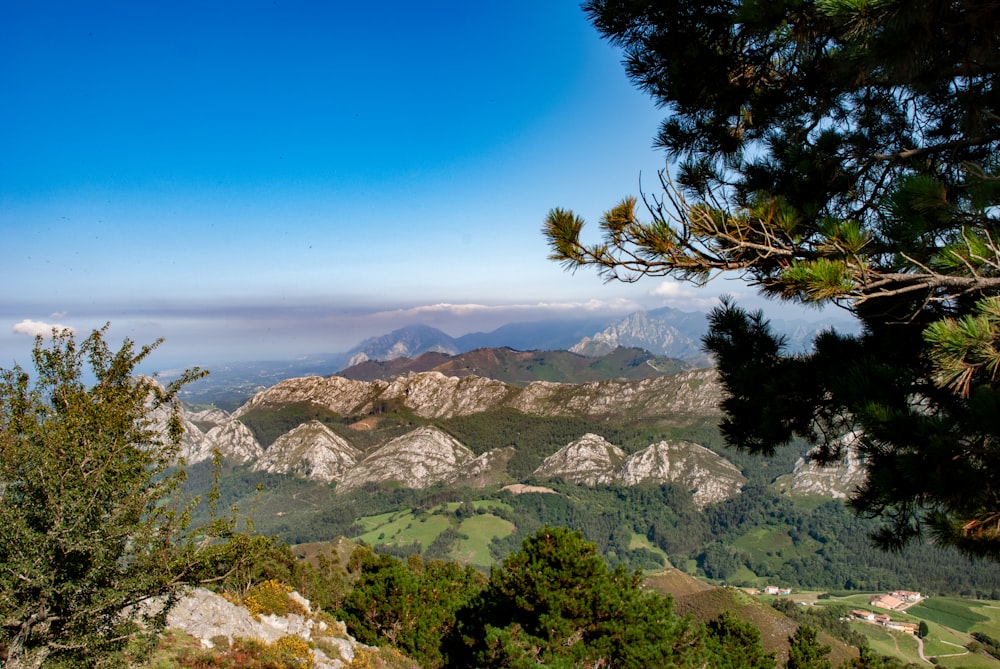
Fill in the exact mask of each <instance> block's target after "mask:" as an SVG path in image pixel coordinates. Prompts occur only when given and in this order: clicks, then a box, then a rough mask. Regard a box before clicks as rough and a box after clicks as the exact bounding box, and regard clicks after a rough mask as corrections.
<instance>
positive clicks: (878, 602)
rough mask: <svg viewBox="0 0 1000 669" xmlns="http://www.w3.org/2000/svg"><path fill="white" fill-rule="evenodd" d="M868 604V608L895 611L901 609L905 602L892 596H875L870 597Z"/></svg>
mask: <svg viewBox="0 0 1000 669" xmlns="http://www.w3.org/2000/svg"><path fill="white" fill-rule="evenodd" d="M868 604H869V605H870V606H874V607H875V608H879V609H888V610H890V611H896V610H898V609H899V608H900V607H902V606H903V604H905V602H904V601H903V600H902V599H899V598H898V597H893V596H892V595H877V596H875V597H872V598H871V600H870V601H869V602H868Z"/></svg>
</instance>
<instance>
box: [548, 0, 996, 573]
mask: <svg viewBox="0 0 1000 669" xmlns="http://www.w3.org/2000/svg"><path fill="white" fill-rule="evenodd" d="M584 9H585V11H586V12H587V14H588V15H589V17H590V19H591V21H592V22H593V24H594V25H595V27H596V28H597V29H598V31H599V32H600V33H601V34H602V35H603V36H604V37H606V38H607V39H608V40H610V41H611V42H612V43H613V44H615V45H618V46H620V47H621V48H622V49H623V50H624V54H625V67H626V70H627V73H628V76H629V77H630V78H631V79H632V81H633V82H634V83H635V84H636V85H637V86H638V87H639V88H641V89H642V90H644V91H646V92H647V93H649V94H650V95H651V96H652V97H653V99H654V100H655V101H656V103H657V104H659V105H660V106H661V107H662V108H663V109H664V110H665V111H666V113H667V117H666V119H665V120H664V121H663V123H662V125H661V127H660V129H659V133H658V134H657V137H656V142H657V144H658V145H659V146H660V147H662V148H663V149H664V150H665V151H666V154H667V157H668V159H669V160H670V163H669V164H668V167H667V169H665V170H664V171H663V173H662V174H661V176H660V182H659V184H658V186H659V187H661V189H660V190H659V194H646V195H644V196H643V204H644V205H645V208H646V210H647V212H648V217H649V219H650V220H648V221H644V220H642V219H641V217H640V213H639V206H638V203H639V200H637V199H636V198H634V197H628V198H626V199H624V200H623V201H622V202H621V203H620V204H618V205H616V206H614V207H612V208H611V209H610V210H609V211H608V212H607V213H606V214H605V215H604V217H603V218H602V219H601V220H600V222H599V225H600V228H601V230H602V233H603V239H602V241H601V242H599V243H596V244H586V243H583V242H582V241H581V231H582V229H583V227H584V221H583V220H582V219H581V218H579V217H578V216H576V215H574V214H573V213H572V211H569V210H565V209H560V208H556V209H553V210H552V211H550V213H549V215H548V217H547V219H546V221H545V227H544V232H545V234H546V236H547V237H548V240H549V243H550V247H551V249H552V254H551V257H552V258H553V259H554V260H557V261H559V262H562V263H564V264H565V265H566V266H567V267H569V268H571V269H576V268H579V267H583V266H593V267H595V268H597V270H598V271H599V272H600V273H602V274H603V275H604V276H605V277H606V278H608V279H620V280H625V281H634V280H638V279H639V278H641V277H643V276H669V277H674V278H678V279H686V280H691V281H694V282H696V283H699V284H703V283H704V282H706V281H708V280H709V279H710V278H711V277H713V276H714V275H716V274H718V273H723V272H729V273H736V274H738V275H740V276H742V277H743V278H745V279H746V280H747V281H748V282H749V283H750V284H751V285H753V286H755V287H757V288H758V289H759V290H760V291H761V292H763V293H764V294H765V295H768V296H772V297H775V298H778V299H781V300H792V301H796V302H800V303H805V304H816V305H823V304H835V305H838V306H840V307H842V308H843V309H845V310H846V311H848V312H849V313H851V314H853V315H854V316H855V317H856V319H857V320H858V322H859V325H860V326H861V327H860V330H861V334H859V335H857V336H847V335H843V334H837V333H832V332H831V333H828V334H825V335H823V336H822V337H820V338H819V339H817V340H816V341H815V343H814V349H813V351H812V353H811V354H810V355H807V356H800V357H793V356H790V355H788V354H787V352H786V350H785V347H784V343H783V341H782V340H781V338H779V337H777V336H776V335H775V334H774V333H773V332H772V331H771V329H770V327H769V326H768V324H767V322H766V321H765V320H764V319H763V318H762V317H761V316H760V315H758V314H749V313H747V312H745V311H743V310H742V309H740V308H738V307H737V305H736V304H735V303H733V302H732V301H727V302H725V303H723V305H722V306H721V307H719V308H718V309H717V310H715V312H713V314H712V319H711V324H710V334H709V336H708V338H707V339H706V342H705V346H706V349H707V350H708V351H709V352H711V353H713V354H714V355H715V357H716V360H717V363H718V367H719V371H720V375H721V379H722V382H723V385H724V387H725V390H726V391H727V395H728V399H727V400H726V403H725V405H724V411H725V414H726V421H725V426H724V427H725V436H726V438H727V441H728V442H729V443H730V444H731V445H733V446H735V447H738V448H743V449H747V450H750V451H752V452H760V453H769V452H771V451H773V450H774V449H775V448H776V447H777V446H779V445H781V444H785V443H787V442H789V441H790V440H792V439H794V438H804V439H807V440H809V441H810V442H812V443H813V444H815V445H816V450H815V452H814V456H815V457H816V459H817V460H819V461H835V460H838V459H839V458H841V457H842V456H843V454H844V451H845V449H848V448H856V449H858V451H860V453H861V455H862V459H863V461H864V462H865V465H866V467H867V471H868V481H867V483H866V484H865V485H864V486H863V487H862V488H861V489H860V490H859V491H858V493H857V494H856V495H855V496H854V497H853V499H852V504H853V506H854V507H855V509H856V510H857V511H858V512H859V513H862V514H865V515H873V516H880V517H882V518H883V519H884V520H885V521H886V524H885V527H884V529H883V531H881V532H880V533H879V534H878V535H877V537H876V539H877V540H878V542H879V543H880V545H883V546H885V547H889V548H898V547H899V546H901V545H902V544H904V543H905V542H906V541H907V540H909V539H911V538H914V537H917V536H919V535H921V534H922V533H924V532H925V531H928V530H929V531H930V532H931V533H932V534H933V536H934V538H935V539H937V540H938V541H940V542H946V543H951V544H954V545H956V546H958V547H959V548H960V549H962V550H964V551H966V552H968V553H970V554H972V555H976V556H988V557H990V558H992V559H1000V424H998V422H997V416H998V415H1000V412H998V408H1000V394H998V392H1000V391H998V386H997V372H998V370H1000V306H998V305H1000V234H998V233H1000V225H998V211H1000V209H998V207H997V205H998V204H1000V156H998V153H997V148H998V146H1000V93H998V92H997V91H995V90H994V83H995V82H996V81H998V80H1000V48H998V47H1000V8H998V6H997V5H996V3H993V2H984V1H982V0H960V1H958V2H952V1H950V0H913V1H908V2H903V1H902V0H880V1H878V2H855V1H853V0H737V1H734V2H712V3H706V2H696V1H695V0H683V1H680V2H664V1H659V0H650V1H648V2H632V1H631V0H590V1H589V2H586V3H585V4H584Z"/></svg>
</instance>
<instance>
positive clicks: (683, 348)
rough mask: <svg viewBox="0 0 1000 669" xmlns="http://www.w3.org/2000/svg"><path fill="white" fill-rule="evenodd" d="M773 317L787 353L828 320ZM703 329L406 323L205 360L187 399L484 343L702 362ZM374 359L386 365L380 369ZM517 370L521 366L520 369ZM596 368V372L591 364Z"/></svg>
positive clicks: (649, 324) (217, 397)
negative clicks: (343, 346) (316, 344)
mask: <svg viewBox="0 0 1000 669" xmlns="http://www.w3.org/2000/svg"><path fill="white" fill-rule="evenodd" d="M771 323H772V325H773V326H774V328H775V330H776V331H777V332H779V333H782V334H784V335H785V337H786V339H787V341H788V345H789V350H790V351H792V352H800V351H804V350H807V349H808V346H809V344H810V342H811V341H812V338H813V337H814V336H815V335H816V334H817V333H818V332H820V331H821V330H823V329H825V328H826V327H828V324H827V323H824V322H820V321H817V322H808V321H804V320H779V319H772V320H771ZM838 327H842V326H838ZM848 327H849V326H848ZM707 328H708V321H707V316H706V315H705V314H704V313H700V312H685V311H681V310H678V309H673V308H671V307H664V308H661V309H655V310H652V311H637V312H634V313H632V314H630V315H628V316H626V317H624V318H611V317H607V316H603V317H588V318H579V319H556V320H544V321H537V322H527V323H511V324H508V325H504V326H502V327H500V328H498V329H496V330H494V331H492V332H487V333H483V332H477V333H470V334H467V335H463V336H461V337H452V336H450V335H448V334H446V333H445V332H442V331H441V330H438V329H437V328H433V327H431V326H428V325H411V326H407V327H404V328H400V329H398V330H394V331H392V332H390V333H387V334H384V335H381V336H378V337H370V338H368V339H366V340H364V341H363V342H361V343H360V344H358V345H357V346H355V347H354V348H352V349H351V350H350V351H347V352H345V353H332V354H317V355H310V356H303V357H299V358H297V359H295V360H285V361H281V360H277V361H258V362H245V363H225V364H221V365H212V366H209V369H210V370H211V372H212V374H210V375H209V376H208V377H206V378H204V379H200V380H199V381H197V382H195V383H193V384H191V385H190V386H188V387H186V388H185V390H184V398H185V399H186V400H187V401H189V402H194V403H201V404H215V405H217V406H220V407H223V408H226V409H229V410H232V409H235V408H236V407H237V406H239V405H240V404H242V403H243V402H244V401H246V400H247V399H248V398H249V397H250V396H251V395H253V393H255V392H257V391H258V390H261V389H263V388H266V387H269V386H271V385H274V384H275V383H277V382H279V381H281V380H283V379H288V378H294V377H301V376H309V375H321V376H323V375H330V374H334V373H341V372H344V371H345V370H350V372H348V373H349V374H350V375H352V376H358V377H359V378H367V379H372V378H388V377H390V376H391V375H392V374H393V373H403V371H404V370H409V371H417V372H419V371H428V370H430V369H434V368H436V367H437V366H438V365H445V364H446V360H447V356H461V355H464V354H467V353H470V352H473V351H476V350H479V349H485V348H494V349H501V348H509V349H511V350H514V351H521V352H527V351H547V352H552V351H570V352H575V353H578V354H580V355H584V356H587V357H592V358H600V357H605V356H608V355H610V354H614V352H615V351H616V349H618V348H621V347H623V348H626V349H630V348H638V349H642V350H644V351H646V352H648V353H649V354H651V355H653V356H657V357H660V358H673V359H677V360H681V361H684V363H685V365H686V366H689V367H696V366H707V365H709V364H710V361H709V359H708V358H707V356H705V354H704V353H702V352H701V348H700V347H701V337H702V335H704V334H705V332H706V331H707ZM842 329H844V328H843V327H842ZM427 353H436V354H439V355H440V356H441V357H440V358H439V360H438V361H437V362H435V361H434V359H433V358H430V359H420V358H421V356H423V355H424V354H427ZM399 359H406V360H403V361H401V362H400V363H398V364H385V363H389V362H391V361H395V360H399ZM553 360H555V359H554V358H553ZM411 361H412V362H411ZM366 362H370V363H376V365H375V366H374V367H373V366H371V365H369V366H368V367H367V368H363V367H362V365H363V364H364V363H366ZM461 364H462V363H461V362H456V363H454V365H455V368H453V369H450V370H445V369H442V371H443V372H445V373H448V374H459V375H461V374H464V373H465V372H463V371H461V369H459V367H460V366H461ZM561 364H562V363H560V365H561ZM379 365H382V367H383V368H382V369H378V366H379ZM612 366H613V365H612ZM517 367H518V364H513V366H512V367H509V370H508V371H509V372H510V373H511V374H513V373H514V371H516V368H517ZM352 368H356V369H352ZM521 371H524V370H523V368H522V370H521ZM545 371H546V373H548V372H552V373H554V374H555V376H553V377H552V378H551V379H549V380H554V381H566V382H577V381H585V380H586V379H585V378H582V377H579V378H575V377H574V376H573V374H571V373H570V371H569V370H568V369H566V368H563V369H562V370H561V371H560V370H558V369H552V370H545ZM483 373H484V374H485V375H496V376H497V378H503V379H504V380H505V381H508V382H511V383H523V382H529V381H531V380H535V379H544V378H545V377H544V376H540V375H539V371H538V370H534V371H533V372H532V373H531V374H527V375H524V377H523V378H516V377H514V376H509V377H507V376H503V371H502V370H501V369H487V370H484V371H483ZM594 373H595V375H596V374H597V372H596V370H595V372H594ZM605 373H606V374H608V376H607V377H605V378H615V377H617V376H624V377H626V378H635V377H634V376H633V375H631V374H623V373H620V371H619V372H616V371H615V370H613V369H608V370H605ZM560 375H565V376H560ZM163 378H165V379H167V380H169V379H170V378H171V375H170V374H164V376H163Z"/></svg>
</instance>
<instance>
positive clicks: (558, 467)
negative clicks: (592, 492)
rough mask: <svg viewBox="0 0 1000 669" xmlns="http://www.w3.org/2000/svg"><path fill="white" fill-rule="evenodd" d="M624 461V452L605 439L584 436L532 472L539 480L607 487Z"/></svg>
mask: <svg viewBox="0 0 1000 669" xmlns="http://www.w3.org/2000/svg"><path fill="white" fill-rule="evenodd" d="M624 460H625V451H623V450H622V449H620V448H618V447H617V446H615V445H614V444H611V443H610V442H608V441H607V440H606V439H605V438H604V437H601V436H599V435H596V434H592V433H587V434H585V435H583V436H582V437H580V438H579V439H577V440H575V441H572V442H570V443H569V444H566V445H565V446H563V447H562V448H560V449H559V450H558V451H556V452H555V453H553V454H552V455H550V456H549V457H547V458H545V460H544V461H542V464H541V466H539V467H538V468H537V469H536V470H535V471H534V475H535V476H537V477H538V478H561V479H563V480H565V481H570V482H572V483H582V484H583V485H590V486H593V485H597V484H599V483H610V482H611V479H612V476H613V472H614V470H615V469H617V467H618V466H619V465H620V464H621V463H622V462H623V461H624Z"/></svg>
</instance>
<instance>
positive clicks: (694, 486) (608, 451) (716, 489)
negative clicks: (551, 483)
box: [534, 434, 746, 507]
mask: <svg viewBox="0 0 1000 669" xmlns="http://www.w3.org/2000/svg"><path fill="white" fill-rule="evenodd" d="M534 475H535V476H537V477H538V478H561V479H563V480H565V481H571V482H574V483H580V484H583V485H590V486H593V485H599V484H608V483H614V482H617V483H620V484H622V485H626V486H634V485H639V484H641V483H645V482H651V483H677V484H679V485H682V486H684V487H685V488H687V489H688V490H690V491H691V492H692V496H693V499H694V502H695V504H696V505H698V506H702V507H703V506H705V505H707V504H712V503H714V502H719V501H722V500H724V499H728V498H729V497H732V496H734V495H737V494H739V492H740V490H741V489H742V487H743V485H744V484H745V483H746V478H745V477H744V476H743V475H742V474H741V473H740V471H739V470H738V469H737V468H736V466H735V465H733V464H732V463H731V462H729V461H728V460H726V459H725V458H723V457H721V456H719V455H717V454H716V453H714V452H712V451H711V450H709V449H707V448H705V447H704V446H700V445H698V444H695V443H692V442H688V441H661V442H659V443H657V444H653V445H651V446H649V447H647V448H644V449H642V450H640V451H637V452H635V453H633V454H632V455H629V456H626V455H625V452H624V451H623V450H622V449H621V448H619V447H617V446H615V445H613V444H611V443H609V442H608V441H607V440H605V439H604V438H603V437H600V436H598V435H595V434H586V435H584V436H583V437H581V438H580V439H577V440H576V441H573V442H571V443H569V444H567V445H566V446H564V447H562V448H561V449H559V450H558V451H556V452H555V453H553V454H552V455H550V456H549V457H548V458H546V459H545V460H544V461H543V462H542V465H541V466H540V467H538V468H537V469H536V470H535V471H534Z"/></svg>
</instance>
